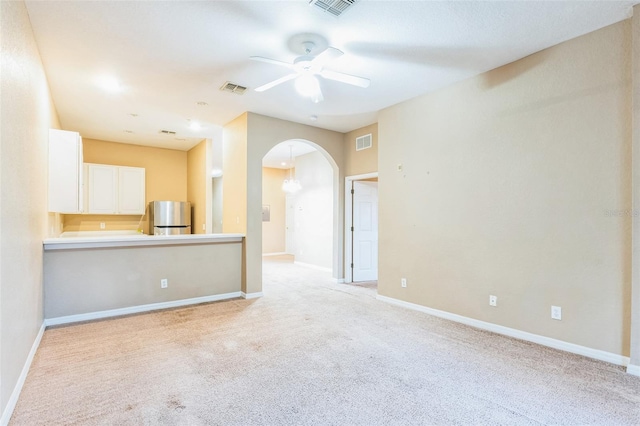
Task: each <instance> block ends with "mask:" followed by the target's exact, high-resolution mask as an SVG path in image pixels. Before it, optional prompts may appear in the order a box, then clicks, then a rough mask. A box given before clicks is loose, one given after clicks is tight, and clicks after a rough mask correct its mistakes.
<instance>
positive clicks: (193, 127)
mask: <svg viewBox="0 0 640 426" xmlns="http://www.w3.org/2000/svg"><path fill="white" fill-rule="evenodd" d="M189 128H190V129H191V130H194V131H196V132H197V131H198V130H200V129H202V126H200V123H198V122H197V121H192V122H191V124H189Z"/></svg>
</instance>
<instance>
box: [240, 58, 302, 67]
mask: <svg viewBox="0 0 640 426" xmlns="http://www.w3.org/2000/svg"><path fill="white" fill-rule="evenodd" d="M249 59H253V60H254V61H258V62H266V63H267V64H274V65H280V66H281V67H287V68H289V69H293V64H290V63H288V62H282V61H276V60H275V59H269V58H263V57H262V56H249Z"/></svg>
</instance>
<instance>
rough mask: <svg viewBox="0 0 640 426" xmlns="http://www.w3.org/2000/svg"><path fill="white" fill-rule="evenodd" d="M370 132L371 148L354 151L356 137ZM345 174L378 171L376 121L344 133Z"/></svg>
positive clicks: (351, 174)
mask: <svg viewBox="0 0 640 426" xmlns="http://www.w3.org/2000/svg"><path fill="white" fill-rule="evenodd" d="M369 133H371V148H368V149H363V150H360V151H356V138H358V137H360V136H365V135H368V134H369ZM344 150H345V156H344V168H345V176H355V175H362V174H365V173H372V172H377V171H378V123H374V124H371V125H370V126H366V127H362V128H360V129H357V130H354V131H352V132H349V133H345V135H344Z"/></svg>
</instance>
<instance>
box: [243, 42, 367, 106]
mask: <svg viewBox="0 0 640 426" xmlns="http://www.w3.org/2000/svg"><path fill="white" fill-rule="evenodd" d="M302 45H303V48H304V50H303V51H304V54H303V55H302V56H298V57H297V58H296V59H294V61H293V63H288V62H282V61H277V60H275V59H269V58H263V57H262V56H251V57H250V58H251V59H253V60H254V61H260V62H266V63H268V64H274V65H280V66H283V67H286V68H289V69H291V70H293V72H292V73H291V74H287V75H285V76H284V77H280V78H279V79H277V80H274V81H272V82H270V83H267V84H263V85H262V86H260V87H256V89H255V90H256V92H264V91H265V90H268V89H271V88H272V87H275V86H277V85H279V84H282V83H284V82H286V81H289V80H293V79H295V87H296V90H297V91H298V93H300V94H301V95H302V96H305V97H308V98H311V100H312V101H313V102H314V103H318V102H321V101H322V100H323V99H324V97H323V96H322V91H321V90H320V82H319V81H318V76H320V77H322V78H326V79H329V80H334V81H339V82H341V83H346V84H351V85H353V86H358V87H364V88H366V87H369V83H371V81H370V80H369V79H368V78H364V77H358V76H355V75H350V74H345V73H342V72H338V71H331V70H329V69H326V68H325V65H326V64H328V63H329V62H331V61H332V60H334V59H337V58H339V57H340V56H342V55H343V54H344V53H343V52H342V51H341V50H339V49H336V48H335V47H327V48H326V49H324V50H322V51H321V52H320V53H318V54H316V55H313V54H312V53H313V51H314V49H315V48H316V43H314V42H313V41H305V42H303V43H302Z"/></svg>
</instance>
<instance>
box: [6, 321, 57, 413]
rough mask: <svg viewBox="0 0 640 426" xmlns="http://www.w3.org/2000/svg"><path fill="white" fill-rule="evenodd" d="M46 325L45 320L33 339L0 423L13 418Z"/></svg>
mask: <svg viewBox="0 0 640 426" xmlns="http://www.w3.org/2000/svg"><path fill="white" fill-rule="evenodd" d="M45 328H46V326H45V323H44V321H43V322H42V326H41V327H40V331H38V335H37V336H36V338H35V340H34V341H33V345H31V350H30V351H29V355H27V360H26V361H25V362H24V367H22V372H21V373H20V376H19V377H18V381H17V382H16V385H15V386H14V388H13V392H11V396H10V397H9V401H8V402H7V405H6V407H5V409H4V412H3V413H2V418H1V419H0V425H2V426H7V425H8V424H9V420H11V415H12V414H13V410H14V409H15V408H16V404H17V403H18V397H19V396H20V392H22V387H23V386H24V382H25V380H26V379H27V373H29V369H30V368H31V363H32V362H33V357H34V356H35V355H36V351H37V350H38V347H39V346H40V341H41V340H42V335H43V334H44V330H45Z"/></svg>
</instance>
